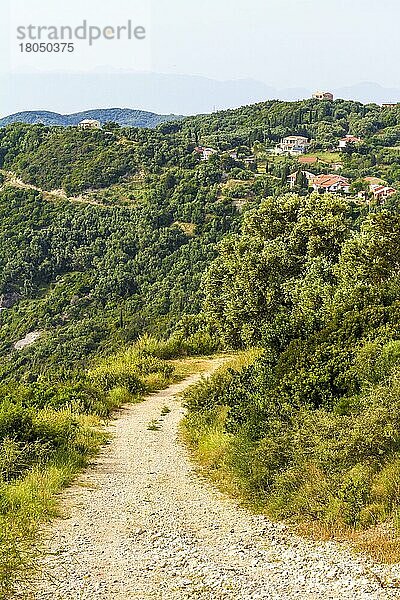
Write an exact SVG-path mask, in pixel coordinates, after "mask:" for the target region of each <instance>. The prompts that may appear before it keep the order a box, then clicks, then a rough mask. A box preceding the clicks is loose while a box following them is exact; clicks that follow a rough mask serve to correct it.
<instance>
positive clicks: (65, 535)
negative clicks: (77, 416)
mask: <svg viewBox="0 0 400 600" xmlns="http://www.w3.org/2000/svg"><path fill="white" fill-rule="evenodd" d="M218 364H220V363H219V362H218V361H214V363H213V365H212V366H213V368H215V367H216V366H218ZM199 378H200V375H194V376H191V377H189V378H188V379H186V380H185V381H183V382H182V383H179V384H176V385H172V386H171V387H169V388H168V389H166V390H163V391H161V392H158V393H155V394H152V395H150V396H149V397H148V398H147V399H146V400H145V401H144V402H143V403H141V404H136V405H132V406H125V407H124V408H123V409H122V410H121V411H119V412H118V414H117V416H116V417H117V418H116V419H115V420H114V421H113V422H112V424H111V426H110V431H111V433H112V439H111V442H110V443H109V444H108V445H106V446H105V447H104V449H103V451H102V452H101V454H100V455H99V456H98V458H97V460H96V462H95V464H94V465H91V466H90V467H89V468H88V469H87V471H86V472H85V473H84V474H83V475H82V476H81V477H80V478H79V479H78V481H77V482H76V483H75V485H73V486H72V487H70V488H69V489H68V490H67V491H66V492H65V493H64V494H63V505H65V517H64V518H62V519H61V518H60V519H57V520H56V521H54V522H53V523H52V525H51V528H50V530H49V532H47V533H48V536H49V541H48V549H49V555H48V557H47V558H46V562H45V570H44V574H43V577H42V580H41V582H40V584H39V586H38V589H37V592H36V594H35V598H37V599H38V600H50V599H51V600H70V599H74V600H89V599H90V600H130V599H140V600H145V599H147V598H151V599H160V600H186V599H199V600H211V599H218V600H219V599H232V600H233V599H234V600H255V599H260V600H261V599H263V600H264V599H265V600H269V599H274V600H275V599H276V600H286V599H289V600H290V599H292V598H298V599H317V598H318V600H321V599H327V600H328V599H336V598H340V599H341V600H345V599H348V600H364V599H371V600H375V599H384V598H385V599H386V598H389V599H390V598H400V590H399V589H396V588H395V587H394V583H393V576H394V575H393V573H394V571H393V568H389V567H380V566H377V565H374V564H373V563H371V562H370V561H368V560H367V559H364V558H362V557H360V556H356V555H354V554H352V553H351V552H350V550H349V549H347V548H346V547H343V545H341V544H337V543H334V542H329V543H316V542H312V541H309V540H304V539H302V538H300V537H297V536H295V535H294V534H293V533H291V532H290V531H289V530H288V529H287V528H286V527H285V526H284V525H282V524H277V523H272V522H270V521H269V520H268V519H266V518H265V517H263V516H261V515H252V514H250V513H249V512H247V511H246V510H244V509H242V508H240V507H238V506H237V504H236V503H235V502H234V501H233V500H231V499H229V498H226V497H225V496H223V495H222V494H221V493H220V492H218V491H217V490H215V489H214V488H213V487H212V486H211V485H210V484H209V483H208V482H207V481H206V480H204V479H203V478H202V477H200V476H199V475H198V474H196V471H195V468H194V466H193V465H192V464H191V462H190V460H189V458H188V454H187V451H186V449H185V448H184V447H183V446H182V445H181V444H180V443H179V441H178V424H179V422H180V420H181V418H182V416H183V414H184V411H183V409H182V407H181V403H180V400H179V393H180V392H182V391H183V390H184V389H185V388H186V387H187V386H188V385H190V384H191V383H194V382H195V381H197V380H198V379H199ZM164 406H168V407H169V409H170V410H171V412H169V413H168V414H166V415H165V416H164V417H162V419H161V420H160V429H159V430H155V431H154V430H149V429H148V425H149V422H150V421H152V420H153V419H160V416H161V410H162V408H163V407H164ZM395 570H396V569H395ZM397 572H398V569H397Z"/></svg>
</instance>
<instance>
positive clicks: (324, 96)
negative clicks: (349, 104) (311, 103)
mask: <svg viewBox="0 0 400 600" xmlns="http://www.w3.org/2000/svg"><path fill="white" fill-rule="evenodd" d="M312 97H313V98H314V100H333V99H334V97H333V94H332V92H315V93H314V94H313V95H312Z"/></svg>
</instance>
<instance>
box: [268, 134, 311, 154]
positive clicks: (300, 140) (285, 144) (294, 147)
mask: <svg viewBox="0 0 400 600" xmlns="http://www.w3.org/2000/svg"><path fill="white" fill-rule="evenodd" d="M309 145H310V142H309V141H308V138H306V137H304V136H302V135H289V136H287V137H285V138H283V139H282V140H281V142H280V144H278V145H277V147H276V148H275V152H276V153H277V154H284V153H285V152H286V153H288V154H291V155H293V156H296V155H299V154H304V153H305V152H307V149H308V146H309Z"/></svg>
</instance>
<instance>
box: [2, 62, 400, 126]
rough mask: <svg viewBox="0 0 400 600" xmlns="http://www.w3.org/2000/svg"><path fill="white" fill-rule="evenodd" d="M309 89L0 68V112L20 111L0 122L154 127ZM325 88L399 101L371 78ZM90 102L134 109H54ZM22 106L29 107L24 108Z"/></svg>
mask: <svg viewBox="0 0 400 600" xmlns="http://www.w3.org/2000/svg"><path fill="white" fill-rule="evenodd" d="M322 87H323V86H322ZM313 91H316V90H315V89H314V90H313V89H308V88H306V87H302V88H287V89H278V88H275V87H272V86H269V85H267V84H266V83H264V82H261V81H257V80H255V79H237V80H227V81H222V80H215V79H210V78H207V77H202V76H199V75H175V74H165V73H134V72H133V73H132V72H127V71H112V72H106V73H103V72H91V73H40V72H38V73H14V74H13V76H12V77H11V76H7V75H1V74H0V114H1V113H2V114H3V115H6V114H7V113H10V112H16V111H23V112H20V113H17V114H16V115H15V114H13V115H11V116H10V117H4V118H3V119H0V125H4V124H5V123H10V122H13V121H15V120H23V121H25V122H29V123H37V122H43V123H46V124H52V125H71V124H76V122H77V121H80V120H82V119H83V118H95V119H98V120H99V121H101V122H102V123H104V122H105V121H109V120H111V121H116V122H117V123H119V124H121V125H130V126H138V127H155V126H156V125H157V124H159V123H162V122H165V121H171V120H174V119H179V118H181V117H179V115H195V114H200V113H201V114H203V113H211V112H213V111H215V110H225V109H229V108H238V107H240V106H244V105H248V104H255V103H257V102H265V101H266V100H273V99H276V100H287V101H294V100H301V99H304V98H310V97H311V95H312V93H313ZM329 91H331V92H333V94H334V96H335V98H343V99H345V100H356V101H359V102H363V103H365V104H367V103H377V104H382V103H383V102H400V89H397V88H386V87H383V86H381V85H379V84H377V83H373V82H364V83H359V84H356V85H352V86H347V87H340V88H335V87H333V89H330V90H329ZM28 103H29V104H28ZM90 106H137V107H138V108H139V110H130V109H110V110H106V111H97V110H95V111H91V110H88V111H85V112H76V113H74V114H68V115H65V114H58V113H64V112H67V110H68V112H71V113H72V112H73V111H80V110H81V107H90ZM37 107H52V109H53V110H54V111H58V112H54V113H50V112H47V111H46V112H44V111H36V110H32V109H35V108H37ZM66 107H68V108H66ZM26 109H30V110H32V112H28V113H27V112H25V111H26ZM147 111H152V112H147ZM167 113H171V114H167ZM172 113H175V114H172Z"/></svg>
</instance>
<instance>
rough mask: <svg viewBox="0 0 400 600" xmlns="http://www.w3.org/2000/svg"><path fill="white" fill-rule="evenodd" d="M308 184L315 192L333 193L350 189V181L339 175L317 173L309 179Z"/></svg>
mask: <svg viewBox="0 0 400 600" xmlns="http://www.w3.org/2000/svg"><path fill="white" fill-rule="evenodd" d="M310 186H311V187H312V188H313V189H314V190H315V191H316V192H332V193H334V194H336V193H338V192H339V193H340V192H344V193H348V192H349V190H350V182H349V180H348V179H346V177H342V176H341V175H333V174H331V173H330V174H328V175H318V176H317V177H314V179H310Z"/></svg>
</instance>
